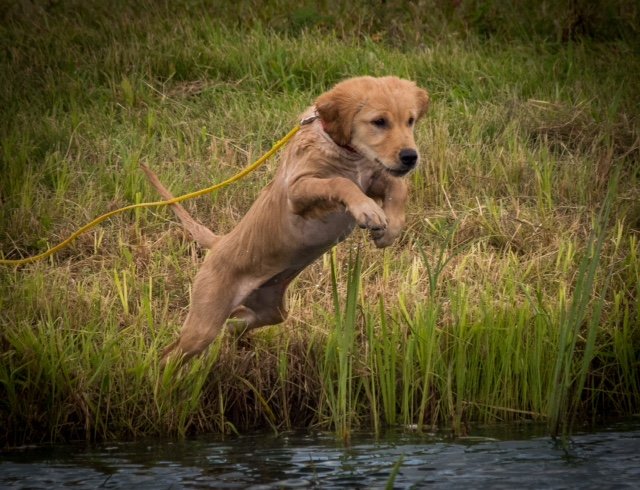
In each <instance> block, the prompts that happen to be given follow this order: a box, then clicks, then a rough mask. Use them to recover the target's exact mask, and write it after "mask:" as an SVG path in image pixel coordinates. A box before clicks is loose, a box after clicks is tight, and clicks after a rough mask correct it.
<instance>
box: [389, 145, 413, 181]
mask: <svg viewBox="0 0 640 490" xmlns="http://www.w3.org/2000/svg"><path fill="white" fill-rule="evenodd" d="M398 162H399V165H398V166H397V167H394V168H389V167H387V171H388V172H389V173H390V174H391V175H395V176H396V177H402V176H403V175H406V174H408V173H409V172H410V171H411V170H413V169H414V167H415V166H416V164H417V163H418V152H417V151H416V150H414V149H413V148H403V149H402V150H400V153H398Z"/></svg>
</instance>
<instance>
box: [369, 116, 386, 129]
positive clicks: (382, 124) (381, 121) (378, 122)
mask: <svg viewBox="0 0 640 490" xmlns="http://www.w3.org/2000/svg"><path fill="white" fill-rule="evenodd" d="M371 124H373V125H374V126H375V127H376V128H386V127H387V120H386V119H385V118H384V117H379V118H378V119H374V120H373V121H371Z"/></svg>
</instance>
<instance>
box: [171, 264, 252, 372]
mask: <svg viewBox="0 0 640 490" xmlns="http://www.w3.org/2000/svg"><path fill="white" fill-rule="evenodd" d="M216 270H220V269H219V268H217V267H215V266H214V264H212V261H208V263H207V261H205V264H203V267H202V268H201V269H200V271H198V274H197V275H196V279H195V281H194V283H193V293H192V296H191V306H190V307H189V313H188V314H187V318H186V319H185V321H184V324H183V325H182V330H181V331H180V335H179V337H178V339H177V340H176V341H175V342H173V343H172V344H171V345H170V346H169V347H167V348H166V349H165V351H164V353H163V355H162V360H161V363H162V364H165V363H166V362H167V360H168V359H169V358H174V357H176V358H179V359H180V360H181V361H186V360H188V359H190V358H192V357H194V356H196V355H198V354H200V353H201V352H202V351H203V350H204V349H206V348H207V347H208V346H209V344H211V342H213V340H214V339H215V338H216V337H217V336H218V334H219V333H220V331H221V330H222V327H223V326H224V323H225V321H226V320H227V318H229V315H230V313H231V311H233V309H234V308H235V306H237V304H238V303H239V302H240V301H241V300H242V298H241V297H239V296H240V295H239V290H240V286H239V285H238V284H237V283H234V282H233V281H232V279H233V276H232V275H230V274H224V275H222V274H219V273H217V274H214V273H213V272H212V271H216Z"/></svg>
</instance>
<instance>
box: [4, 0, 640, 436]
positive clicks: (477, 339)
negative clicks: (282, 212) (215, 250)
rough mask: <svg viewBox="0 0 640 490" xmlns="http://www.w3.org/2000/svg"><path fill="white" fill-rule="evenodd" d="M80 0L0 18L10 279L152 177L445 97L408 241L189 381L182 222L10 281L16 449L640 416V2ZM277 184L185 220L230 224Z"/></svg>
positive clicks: (343, 273) (366, 261) (323, 265)
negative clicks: (353, 83) (399, 97)
mask: <svg viewBox="0 0 640 490" xmlns="http://www.w3.org/2000/svg"><path fill="white" fill-rule="evenodd" d="M91 3H93V2H81V3H78V4H76V3H75V2H57V3H56V2H53V3H51V2H43V3H39V2H35V3H27V2H25V3H23V4H21V5H18V6H16V5H12V6H9V7H8V8H7V9H4V14H3V15H4V18H3V22H2V23H0V24H1V26H0V40H1V43H2V46H1V47H2V50H1V51H0V53H1V54H0V111H1V112H0V114H1V121H0V145H1V147H2V153H1V154H0V165H1V172H0V201H1V202H2V205H1V207H0V250H2V253H3V254H4V256H5V257H6V258H18V257H21V256H23V255H29V254H34V253H37V252H40V251H42V250H44V249H45V248H46V247H47V246H48V245H52V244H54V243H57V242H58V241H60V240H61V239H63V238H65V237H66V236H68V235H69V234H70V233H71V232H72V231H74V230H75V229H76V228H78V227H79V226H80V225H82V224H84V223H86V222H87V221H89V220H90V219H92V218H93V217H95V216H97V215H99V214H101V213H103V212H105V211H107V210H109V209H113V208H116V207H120V206H122V205H126V204H129V203H132V202H137V201H149V200H153V199H155V197H156V196H155V195H154V193H153V192H152V191H151V189H150V188H149V186H148V185H147V184H146V182H145V180H144V178H143V175H142V173H141V172H140V171H139V169H138V164H139V163H141V162H142V163H146V164H147V165H149V166H150V167H152V168H153V169H154V170H155V171H156V172H157V173H158V175H159V176H160V177H161V179H162V180H163V181H164V182H165V183H167V184H168V185H169V186H170V187H171V189H172V190H173V191H174V193H176V194H182V193H186V192H188V191H191V190H195V189H199V188H202V187H206V186H208V185H211V183H212V182H217V181H220V180H222V179H223V178H225V177H228V176H230V175H231V174H233V173H235V171H237V170H238V169H240V168H241V167H244V166H245V165H246V164H248V163H250V162H252V161H253V160H254V159H255V158H257V157H258V156H260V155H261V154H262V153H263V152H264V151H266V150H267V149H268V148H269V147H270V146H271V144H272V143H273V142H274V141H275V140H277V139H278V138H280V137H281V136H282V135H284V134H285V133H286V132H287V131H288V130H289V129H290V128H291V127H292V126H293V124H295V122H296V117H297V115H298V114H299V113H300V112H302V110H304V108H305V107H306V106H307V105H309V104H310V103H311V101H313V99H314V98H315V97H316V96H317V95H319V94H320V93H321V92H322V91H324V90H326V89H327V88H329V87H330V86H331V85H332V84H333V83H335V82H337V81H338V80H340V79H342V78H345V77H349V76H355V75H360V74H371V75H386V74H395V75H399V76H402V77H406V78H410V79H413V80H416V81H417V82H418V84H420V85H421V86H424V87H425V88H427V89H428V90H429V91H430V93H431V97H432V104H431V109H430V113H429V114H428V116H427V118H426V119H425V120H424V121H423V122H422V123H421V124H420V126H419V128H418V130H417V132H418V134H417V140H418V142H419V146H420V149H421V152H422V155H423V160H422V163H421V166H420V168H419V169H418V170H417V171H416V172H415V173H414V174H412V176H411V180H412V194H411V202H410V205H409V209H408V224H407V229H406V232H405V233H404V235H403V236H402V237H401V239H400V240H399V241H398V243H397V244H395V245H394V246H393V247H391V248H390V249H387V250H385V251H383V252H381V251H379V250H376V249H375V248H374V247H372V245H371V244H370V243H369V242H368V240H367V237H366V234H364V233H361V232H359V231H358V232H356V233H354V235H353V237H352V238H350V239H349V240H348V241H347V242H345V243H344V244H342V245H340V246H339V247H337V248H336V249H335V250H333V251H332V253H331V254H328V255H327V256H325V257H323V258H322V260H319V261H318V262H317V263H315V264H313V265H312V266H311V267H310V268H309V269H308V270H307V271H305V272H304V273H303V274H302V275H301V276H300V277H299V278H298V279H297V280H296V281H295V282H294V284H293V285H292V287H291V288H290V294H289V306H290V310H291V316H290V319H289V320H287V322H286V323H285V324H284V325H281V326H278V327H270V328H267V329H263V330H261V331H258V332H255V333H253V334H251V335H250V337H249V338H248V339H246V340H244V341H241V342H238V341H236V340H234V339H232V338H230V337H228V336H225V337H223V338H221V339H220V340H219V341H218V342H217V343H216V344H215V345H214V346H213V347H212V349H211V350H210V352H209V353H208V355H207V356H205V357H203V358H200V359H197V360H196V361H194V362H193V363H191V364H190V365H189V366H188V368H186V370H185V371H184V372H182V373H179V374H178V375H176V376H173V375H172V373H171V372H165V373H160V372H159V370H158V366H157V362H158V357H159V356H158V353H159V351H160V350H161V349H162V348H163V347H164V346H165V345H166V344H167V343H168V342H170V340H171V339H172V338H173V337H174V335H175V333H176V332H177V330H178V329H179V327H180V325H181V322H182V319H183V318H184V314H185V310H186V307H187V305H188V297H189V284H190V282H191V279H192V278H193V275H194V273H195V271H196V269H197V267H198V264H199V263H200V262H201V259H202V252H201V251H200V250H198V248H197V247H196V246H195V245H194V244H192V243H191V242H190V241H189V240H188V239H186V237H185V236H184V234H183V233H182V231H181V230H180V229H179V227H178V226H177V225H176V224H175V223H174V219H173V216H172V214H171V213H170V211H169V210H164V209H161V210H157V211H143V212H137V213H131V214H129V215H122V216H119V217H116V218H114V219H112V220H110V221H109V222H107V223H104V224H103V225H101V226H100V227H99V228H98V229H97V230H95V231H92V232H90V233H87V234H86V235H83V236H82V237H81V238H79V239H78V240H77V241H76V242H75V243H74V244H73V245H72V246H71V247H69V248H67V249H65V250H64V251H62V252H61V253H59V254H57V255H56V256H55V257H53V258H51V259H49V260H46V261H44V262H41V263H36V264H32V265H28V266H25V267H21V268H19V269H17V270H16V269H14V268H9V267H3V268H2V269H1V270H0V288H1V291H0V324H1V332H0V427H1V428H2V430H0V441H1V442H2V443H3V444H19V443H23V442H30V441H44V440H46V441H48V440H64V439H72V438H87V439H104V438H122V437H139V436H143V435H167V434H168V435H176V434H188V433H195V432H199V431H225V432H229V431H236V430H238V431H241V430H248V429H251V428H254V427H258V426H271V427H273V428H274V429H275V430H283V429H287V428H290V427H300V426H304V427H311V426H312V427H322V428H328V429H332V430H337V431H338V432H339V433H341V434H343V435H345V436H347V435H348V433H349V432H350V431H351V430H354V429H356V428H373V429H375V430H379V429H381V428H382V427H384V426H385V425H387V424H391V425H394V424H403V425H406V426H410V427H417V428H423V427H428V426H431V425H445V426H451V427H453V428H454V429H455V430H456V431H458V432H463V431H465V430H467V427H468V426H469V424H473V423H476V422H482V423H484V422H494V421H502V420H520V419H532V418H533V419H538V420H546V421H548V422H549V425H550V428H551V430H552V431H553V432H559V431H562V430H565V431H566V430H568V428H569V427H570V425H571V423H572V420H573V419H576V418H577V419H580V420H589V419H590V418H596V417H602V416H609V415H615V414H633V413H637V412H638V410H639V407H640V388H639V386H640V379H639V378H640V374H639V373H640V308H639V301H640V288H639V283H640V252H639V246H638V240H639V239H640V236H639V233H638V231H639V229H640V191H639V189H640V186H639V184H640V176H639V171H638V168H640V150H639V145H640V120H639V114H640V92H639V91H638V84H637V80H638V79H640V57H639V53H638V51H637V49H636V48H634V46H637V39H638V37H637V32H635V31H634V26H637V25H638V23H637V19H638V10H637V7H635V4H634V3H633V2H624V1H619V2H613V1H612V2H608V3H607V2H601V5H600V4H599V5H598V6H599V8H598V9H596V10H593V9H592V8H591V7H590V6H589V5H591V3H589V5H587V3H585V4H584V5H583V4H582V3H581V2H574V3H573V4H572V7H571V8H569V7H567V8H564V9H563V8H558V7H553V8H552V7H551V6H549V5H546V4H544V3H543V4H542V6H540V7H538V6H536V7H533V6H532V7H530V8H524V9H521V11H520V12H519V14H520V16H516V14H515V13H514V9H512V8H509V9H507V8H503V7H501V2H495V3H493V2H482V5H476V4H475V3H473V2H465V1H463V2H460V5H458V6H457V7H456V6H455V2H452V3H449V2H447V3H442V5H440V4H439V3H438V2H425V3H424V4H419V7H410V6H405V5H404V4H402V3H400V2H386V3H384V4H380V5H378V4H376V5H375V6H374V7H367V6H357V5H356V7H354V8H353V10H349V12H346V11H345V12H341V11H332V10H331V9H330V8H329V7H328V6H325V7H298V6H296V5H297V2H296V3H294V2H292V3H291V4H289V3H287V2H284V1H283V2H270V3H267V4H265V5H261V6H260V5H259V4H260V2H242V1H241V2H236V3H235V4H234V6H233V8H232V9H231V8H229V9H224V10H221V9H220V8H215V7H213V6H210V5H208V4H207V2H184V3H183V2H172V3H171V4H170V5H169V6H167V5H164V4H162V3H161V2H149V3H147V4H144V5H139V4H135V5H133V2H131V4H129V2H120V3H119V4H118V6H117V8H115V7H111V8H109V9H107V8H106V7H103V6H102V3H101V2H95V3H96V5H91ZM536 5H537V4H536ZM277 164H278V162H277V159H276V160H273V161H272V162H270V163H269V164H268V165H267V166H266V167H263V169H261V170H260V171H258V173H256V174H254V175H252V176H251V177H249V178H248V179H246V180H244V181H243V182H242V183H241V184H240V185H236V186H234V187H232V188H229V189H227V190H224V191H222V192H219V193H217V194H216V195H213V196H211V197H206V198H201V199H198V200H196V201H193V202H190V203H187V207H189V208H190V210H191V211H192V212H193V214H194V215H195V216H197V217H198V218H199V219H200V220H201V221H203V222H205V223H208V224H211V226H212V227H213V228H214V229H215V230H217V231H226V230H229V229H230V228H231V227H232V226H233V224H234V223H235V222H237V220H238V218H239V217H240V216H242V214H243V213H244V212H245V211H246V210H247V209H248V207H249V205H250V203H251V202H252V201H253V199H254V198H255V196H256V195H257V193H258V192H259V190H260V189H261V188H262V187H263V186H264V185H266V183H267V182H269V180H270V179H271V177H272V175H273V172H274V169H275V168H276V166H277ZM615 175H618V176H619V178H618V179H613V176H615ZM615 182H617V185H612V183H613V184H615Z"/></svg>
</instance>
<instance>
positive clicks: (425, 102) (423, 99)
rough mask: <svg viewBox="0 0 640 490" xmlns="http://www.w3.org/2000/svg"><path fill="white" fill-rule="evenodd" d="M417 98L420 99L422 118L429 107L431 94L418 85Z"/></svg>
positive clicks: (419, 105) (419, 112) (419, 108)
mask: <svg viewBox="0 0 640 490" xmlns="http://www.w3.org/2000/svg"><path fill="white" fill-rule="evenodd" d="M416 99H417V100H418V117H417V119H420V118H421V117H422V116H424V114H425V112H427V109H428V108H429V94H428V93H427V91H426V90H424V89H421V88H420V87H416Z"/></svg>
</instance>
